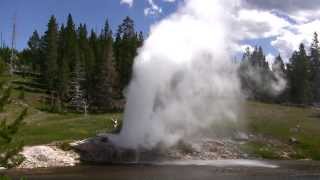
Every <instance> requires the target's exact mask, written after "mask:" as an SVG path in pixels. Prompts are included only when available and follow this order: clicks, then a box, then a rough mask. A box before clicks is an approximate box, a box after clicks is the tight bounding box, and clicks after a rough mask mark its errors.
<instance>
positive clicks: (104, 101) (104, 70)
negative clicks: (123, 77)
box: [93, 21, 115, 111]
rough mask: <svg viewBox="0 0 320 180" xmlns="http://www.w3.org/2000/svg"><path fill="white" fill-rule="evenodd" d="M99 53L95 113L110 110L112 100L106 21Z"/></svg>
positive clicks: (96, 66) (111, 49)
mask: <svg viewBox="0 0 320 180" xmlns="http://www.w3.org/2000/svg"><path fill="white" fill-rule="evenodd" d="M99 41H100V43H99V45H100V48H99V49H100V52H101V54H100V55H99V58H97V59H96V64H95V73H96V74H95V75H96V76H95V77H96V78H95V83H96V84H95V93H94V97H93V98H94V99H93V106H94V107H95V108H96V110H97V111H106V110H110V108H111V104H112V98H113V81H112V79H113V78H115V70H114V66H113V48H112V45H113V38H112V32H111V29H110V27H109V24H108V21H106V23H105V27H104V29H103V31H102V33H101V35H100V38H99Z"/></svg>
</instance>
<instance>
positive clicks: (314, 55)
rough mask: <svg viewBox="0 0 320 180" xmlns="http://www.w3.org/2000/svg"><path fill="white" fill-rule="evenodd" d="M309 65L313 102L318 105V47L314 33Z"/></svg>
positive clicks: (319, 63)
mask: <svg viewBox="0 0 320 180" xmlns="http://www.w3.org/2000/svg"><path fill="white" fill-rule="evenodd" d="M310 64H311V67H310V68H311V79H310V81H311V85H312V93H313V102H315V103H320V47H319V40H318V34H317V33H314V37H313V42H312V44H311V47H310Z"/></svg>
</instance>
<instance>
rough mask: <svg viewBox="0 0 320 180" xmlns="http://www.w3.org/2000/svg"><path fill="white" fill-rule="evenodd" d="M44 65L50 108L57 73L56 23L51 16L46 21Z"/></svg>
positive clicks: (52, 104)
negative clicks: (47, 21)
mask: <svg viewBox="0 0 320 180" xmlns="http://www.w3.org/2000/svg"><path fill="white" fill-rule="evenodd" d="M43 46H44V47H43V48H44V54H45V60H44V66H43V70H42V73H43V76H44V80H45V82H46V83H47V86H48V91H49V93H50V105H51V108H53V107H55V103H56V102H55V100H56V99H55V91H56V87H57V84H56V82H57V79H58V77H57V74H58V66H57V60H58V25H57V23H56V18H55V17H54V16H51V18H50V20H49V23H48V30H47V31H46V32H45V36H44V43H43Z"/></svg>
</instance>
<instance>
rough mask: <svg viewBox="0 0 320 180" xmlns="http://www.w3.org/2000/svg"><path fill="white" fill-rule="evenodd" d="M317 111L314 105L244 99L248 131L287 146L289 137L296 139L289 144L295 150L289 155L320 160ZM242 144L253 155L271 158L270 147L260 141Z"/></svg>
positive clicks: (319, 133)
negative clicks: (281, 103)
mask: <svg viewBox="0 0 320 180" xmlns="http://www.w3.org/2000/svg"><path fill="white" fill-rule="evenodd" d="M319 113H320V110H319V109H315V108H299V107H289V106H282V105H275V104H264V103H257V102H248V103H247V107H246V114H247V118H246V120H247V122H246V123H247V125H248V131H249V133H251V134H255V135H263V136H264V137H269V138H271V139H276V140H278V141H280V142H282V143H283V144H287V145H290V143H289V140H290V138H292V137H294V138H296V139H297V143H294V144H291V145H290V147H291V148H293V150H294V151H295V152H296V153H295V155H293V157H292V158H296V159H305V158H308V159H314V160H320V117H319V116H318V114H319ZM297 127H299V128H298V129H297ZM246 146H248V147H247V149H248V150H250V151H251V152H253V153H254V154H257V155H259V156H262V157H266V158H268V159H270V158H271V159H272V157H273V155H272V154H273V153H270V151H273V149H272V148H271V149H270V148H269V149H268V148H265V145H264V144H256V143H249V144H247V145H246ZM280 150H281V149H280ZM274 151H277V149H275V150H274Z"/></svg>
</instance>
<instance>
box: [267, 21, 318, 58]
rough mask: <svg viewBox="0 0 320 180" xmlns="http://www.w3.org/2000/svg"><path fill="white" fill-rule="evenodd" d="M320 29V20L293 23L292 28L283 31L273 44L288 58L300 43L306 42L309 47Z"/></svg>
mask: <svg viewBox="0 0 320 180" xmlns="http://www.w3.org/2000/svg"><path fill="white" fill-rule="evenodd" d="M317 30H320V21H319V20H315V21H312V22H309V23H304V24H296V25H292V26H291V28H290V29H288V30H285V31H283V33H281V34H280V35H279V36H278V37H277V38H276V39H275V40H274V41H272V42H271V45H272V46H274V47H275V48H277V49H279V51H280V53H281V55H282V56H283V57H284V59H286V60H288V59H289V58H290V56H291V54H292V52H293V51H295V50H297V49H298V47H299V45H300V43H304V44H305V46H306V48H307V49H308V48H309V46H310V43H311V41H312V39H313V33H314V32H316V31H317Z"/></svg>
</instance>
